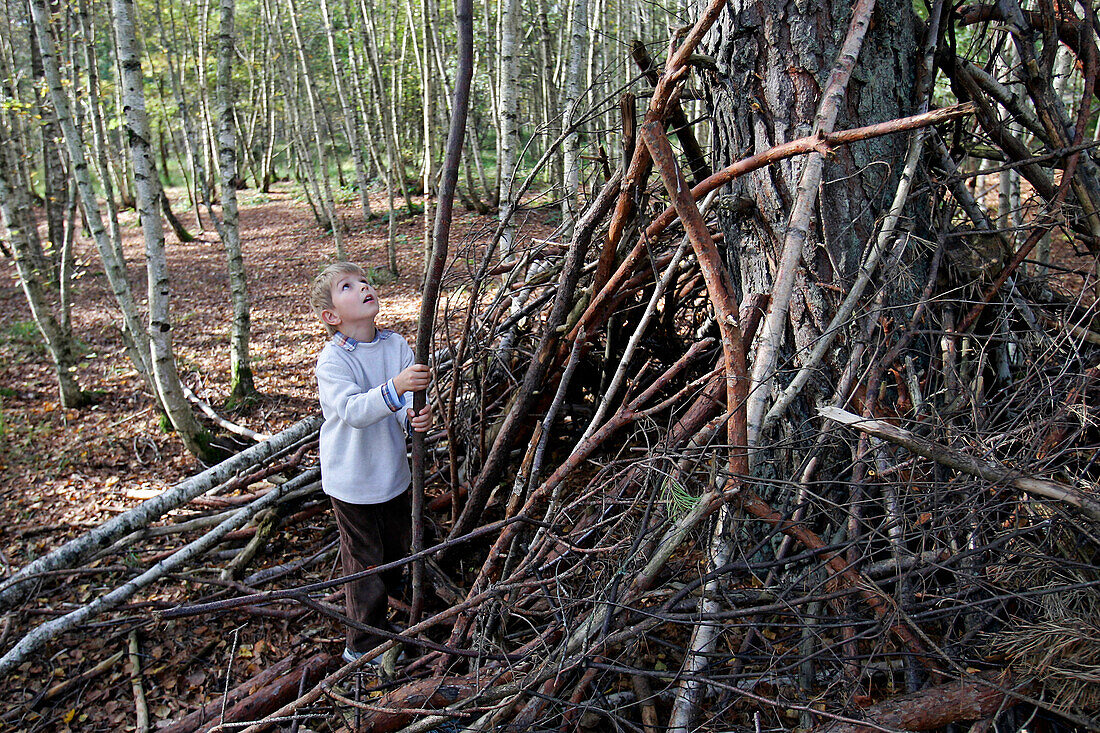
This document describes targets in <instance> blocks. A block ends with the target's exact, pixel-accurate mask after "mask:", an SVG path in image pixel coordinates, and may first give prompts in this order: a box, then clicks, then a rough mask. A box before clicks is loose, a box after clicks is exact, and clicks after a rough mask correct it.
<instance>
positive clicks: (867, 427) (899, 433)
mask: <svg viewBox="0 0 1100 733" xmlns="http://www.w3.org/2000/svg"><path fill="white" fill-rule="evenodd" d="M817 412H818V414H819V415H821V416H822V417H824V418H826V419H828V420H833V421H835V422H838V423H841V424H842V425H847V426H848V427H850V428H855V429H856V430H858V431H860V432H862V433H867V434H868V435H874V436H877V437H879V438H882V439H884V440H888V441H890V442H891V443H894V444H896V445H900V446H903V447H904V448H907V449H908V450H910V451H912V452H913V453H916V454H917V455H919V456H924V457H925V458H929V459H931V460H933V461H935V462H936V463H939V464H941V465H944V466H947V467H948V468H954V469H955V470H957V471H962V472H963V473H966V474H970V475H971V476H977V477H979V478H983V479H985V480H986V481H991V482H993V483H998V484H1007V485H1009V486H1012V487H1014V488H1017V489H1019V490H1021V491H1025V492H1027V493H1029V494H1034V495H1035V496H1042V497H1044V498H1046V499H1054V500H1056V501H1060V502H1062V503H1064V504H1069V505H1070V506H1073V507H1076V508H1077V509H1079V510H1081V513H1082V514H1084V515H1085V516H1087V517H1088V518H1089V519H1091V520H1093V521H1096V522H1100V501H1097V500H1096V499H1094V498H1093V497H1091V496H1089V495H1088V494H1087V493H1085V492H1084V491H1082V490H1080V489H1078V488H1076V487H1074V486H1069V485H1067V484H1063V483H1059V482H1057V481H1049V480H1047V479H1039V478H1035V477H1033V476H1028V475H1026V474H1023V473H1021V472H1020V471H1017V470H1015V469H1012V468H1009V467H1008V466H1005V465H1004V464H1002V463H999V462H997V461H993V460H988V459H984V458H976V457H974V456H971V455H967V454H966V453H963V452H962V451H959V450H955V449H954V448H951V447H949V446H946V445H943V444H942V443H937V442H935V441H932V440H928V439H927V438H922V437H920V436H919V435H915V434H914V433H911V432H909V431H908V430H905V429H903V428H899V427H898V426H897V425H892V424H890V423H888V422H883V421H882V420H868V419H866V418H862V417H860V416H859V415H853V414H852V413H850V412H848V411H847V410H842V409H840V408H839V407H821V408H818V411H817Z"/></svg>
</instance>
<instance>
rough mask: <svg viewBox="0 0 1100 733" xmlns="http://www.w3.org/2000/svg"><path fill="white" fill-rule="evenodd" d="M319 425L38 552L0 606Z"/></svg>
mask: <svg viewBox="0 0 1100 733" xmlns="http://www.w3.org/2000/svg"><path fill="white" fill-rule="evenodd" d="M320 426H321V418H320V416H313V417H308V418H306V419H305V420H301V421H300V422H297V423H295V424H294V425H292V426H290V427H289V428H287V429H286V430H284V431H283V432H281V433H279V434H278V435H276V436H274V437H273V438H271V439H270V440H267V441H265V442H263V443H260V444H258V445H254V446H252V447H251V448H249V449H248V450H245V451H242V452H241V453H238V454H237V455H235V456H233V457H232V458H230V459H228V460H225V461H222V462H221V463H219V464H218V465H216V466H212V467H210V468H208V469H206V470H205V471H203V472H202V473H200V474H198V475H197V476H192V477H191V478H189V479H187V480H186V481H182V482H180V483H179V484H177V485H176V486H174V487H172V488H171V489H169V490H168V491H165V492H164V493H163V494H160V495H158V496H155V497H153V498H152V499H149V500H148V501H144V502H142V503H141V504H139V505H138V506H136V507H134V508H133V509H131V510H130V511H128V512H126V513H125V514H120V515H118V516H117V517H115V518H114V519H112V520H110V521H107V522H104V523H103V524H101V525H99V526H98V527H96V528H95V529H93V530H92V531H91V532H88V533H87V534H84V535H81V536H80V537H77V538H76V539H74V540H71V541H69V542H66V543H65V544H64V545H62V546H61V547H59V548H57V549H56V550H54V551H53V552H51V553H49V554H48V555H43V556H42V557H40V558H38V559H37V560H35V561H34V562H32V563H29V564H28V565H26V566H24V567H23V568H22V569H21V570H19V572H17V573H15V574H14V575H12V576H11V577H10V578H8V579H7V581H5V582H4V584H3V586H0V610H5V609H8V608H11V607H12V606H14V605H15V604H17V603H19V602H20V601H21V600H23V599H24V598H26V597H27V595H29V593H30V589H31V588H32V586H31V585H29V584H28V583H27V580H28V579H30V578H31V577H33V576H37V575H38V574H39V573H42V572H44V571H47V570H58V569H60V568H71V567H74V566H76V565H79V564H80V563H82V562H83V561H84V560H86V559H88V558H89V557H91V556H92V555H93V554H95V553H96V552H98V551H99V550H102V549H103V548H105V547H107V546H109V545H110V544H111V543H112V542H114V541H115V540H117V539H118V538H119V537H122V536H123V535H125V534H129V533H130V532H133V531H135V530H138V529H141V528H142V527H145V526H147V525H148V524H149V523H150V522H152V521H154V520H156V519H157V518H159V517H162V516H164V514H165V513H166V512H169V511H171V510H172V509H175V508H176V507H178V506H182V505H184V504H186V503H187V502H189V501H191V500H192V499H194V498H195V497H196V496H199V495H200V494H203V493H205V492H207V491H209V490H210V489H212V488H213V487H215V486H217V485H218V484H221V483H223V482H224V481H226V480H228V479H230V478H232V477H233V476H234V475H236V474H237V473H238V472H239V471H241V470H243V469H245V468H248V467H250V466H255V465H257V464H258V463H261V462H262V461H264V460H267V459H268V458H270V457H271V456H273V455H275V454H276V453H278V452H279V451H282V450H284V449H285V448H287V447H289V446H292V445H294V444H295V443H297V442H298V441H300V440H303V439H305V438H307V437H309V436H310V435H312V434H313V433H315V432H316V431H317V430H318V429H319V428H320Z"/></svg>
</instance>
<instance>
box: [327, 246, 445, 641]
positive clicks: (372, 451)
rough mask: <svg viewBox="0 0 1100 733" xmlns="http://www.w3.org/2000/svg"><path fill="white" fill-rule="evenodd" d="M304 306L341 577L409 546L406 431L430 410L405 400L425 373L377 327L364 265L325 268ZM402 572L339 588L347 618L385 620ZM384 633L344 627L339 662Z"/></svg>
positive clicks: (425, 422) (371, 622) (426, 422)
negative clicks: (318, 338) (309, 316)
mask: <svg viewBox="0 0 1100 733" xmlns="http://www.w3.org/2000/svg"><path fill="white" fill-rule="evenodd" d="M310 304H311V305H312V306H313V310H314V312H315V313H316V314H317V316H318V318H320V319H321V322H322V323H323V324H324V325H325V328H326V330H328V333H329V335H330V336H331V337H332V338H331V340H330V341H329V342H328V343H327V344H326V345H325V348H324V349H323V350H322V351H321V354H320V356H319V357H318V359H317V392H318V396H319V397H320V400H321V412H322V415H323V417H324V423H323V424H322V426H321V444H320V453H321V487H322V489H323V490H324V492H325V493H326V494H328V496H329V498H330V499H331V500H332V506H333V510H334V512H335V514H336V526H337V528H338V529H339V531H340V562H341V564H342V565H343V570H344V574H345V575H350V574H352V573H357V572H359V571H361V570H366V569H367V568H369V567H371V566H373V565H381V564H383V563H388V562H393V561H394V560H399V559H401V558H402V557H405V555H407V554H408V551H409V540H410V535H411V529H410V526H409V525H410V507H409V492H408V487H409V481H410V479H411V471H410V469H409V461H408V458H407V456H406V452H405V435H404V432H403V431H402V427H404V428H405V429H406V431H407V430H409V429H411V430H416V431H419V432H426V431H427V430H428V429H429V428H430V427H431V425H432V413H431V409H430V408H428V407H425V408H424V409H423V410H421V411H420V413H419V414H416V415H414V414H413V411H412V410H411V409H409V410H406V409H405V408H406V406H407V405H409V404H411V402H410V400H409V398H410V397H411V394H407V393H411V392H414V391H418V390H422V389H427V387H428V385H429V384H430V382H431V373H430V372H429V370H428V367H427V365H425V364H413V353H412V350H411V349H410V348H409V345H408V343H406V342H405V339H403V338H401V336H399V335H398V334H396V333H394V332H393V331H388V330H384V329H378V328H376V327H375V324H374V319H375V318H376V317H377V315H378V293H376V292H375V290H374V287H373V286H372V285H371V284H370V282H368V280H367V275H366V273H365V272H364V271H363V269H362V268H361V267H359V266H358V265H355V264H352V263H350V262H337V263H335V264H333V265H329V266H328V267H326V268H325V270H324V271H323V272H322V273H321V274H320V275H318V276H317V278H316V279H315V280H314V281H313V287H312V289H311V291H310ZM400 580H401V570H400V569H398V570H396V571H390V572H388V573H382V574H380V575H369V576H367V577H365V578H362V579H360V580H357V581H353V582H351V583H347V584H346V585H345V586H344V597H345V600H346V604H347V615H348V616H349V617H350V618H352V619H354V620H355V621H358V622H360V623H362V624H366V625H368V626H373V627H375V628H387V629H388V628H391V626H390V624H389V622H388V621H387V620H386V611H387V607H388V602H387V596H388V595H389V594H390V593H391V592H393V591H394V590H395V589H396V587H397V586H398V584H399V582H400ZM383 641H384V639H383V638H382V637H380V636H378V635H376V634H371V633H368V632H365V631H361V630H358V629H353V628H350V627H349V628H348V630H347V646H346V647H345V648H344V660H345V661H348V662H353V661H355V660H357V659H359V657H361V656H363V654H364V653H365V652H368V651H370V650H372V649H374V647H376V646H378V645H379V644H380V643H382V642H383Z"/></svg>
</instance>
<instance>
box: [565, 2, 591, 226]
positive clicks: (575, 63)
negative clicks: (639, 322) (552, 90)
mask: <svg viewBox="0 0 1100 733" xmlns="http://www.w3.org/2000/svg"><path fill="white" fill-rule="evenodd" d="M570 8H571V11H570V23H569V62H568V66H567V68H566V74H565V96H564V97H563V98H562V105H561V110H562V123H561V124H562V131H563V132H564V131H567V130H569V129H570V128H572V127H573V126H574V125H575V123H576V120H577V119H578V118H579V117H580V116H581V115H582V114H583V113H584V110H583V109H581V103H580V102H581V90H582V84H583V82H584V46H585V42H586V40H587V38H588V31H587V27H586V26H587V24H588V0H572V3H571V5H570ZM562 156H563V160H562V166H563V168H564V171H563V174H564V178H563V180H562V184H563V190H562V220H563V221H564V222H566V225H567V227H566V236H567V237H568V236H570V235H571V234H572V231H573V225H574V223H575V222H576V220H577V212H578V211H579V210H580V190H581V131H580V130H579V129H577V130H573V131H572V132H570V133H569V135H568V136H567V137H566V138H565V144H564V146H563V150H562Z"/></svg>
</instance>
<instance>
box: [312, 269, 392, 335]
mask: <svg viewBox="0 0 1100 733" xmlns="http://www.w3.org/2000/svg"><path fill="white" fill-rule="evenodd" d="M331 294H332V310H326V311H324V313H322V317H323V318H324V319H325V322H326V323H328V324H329V325H331V326H336V327H340V326H357V325H373V324H374V319H375V317H376V316H377V315H378V293H377V292H376V291H375V289H374V286H373V285H371V284H370V283H369V282H368V281H367V279H366V278H365V277H363V276H362V275H359V274H357V273H354V272H346V273H343V274H341V275H340V276H339V277H337V278H336V280H334V281H333V283H332V288H331Z"/></svg>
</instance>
